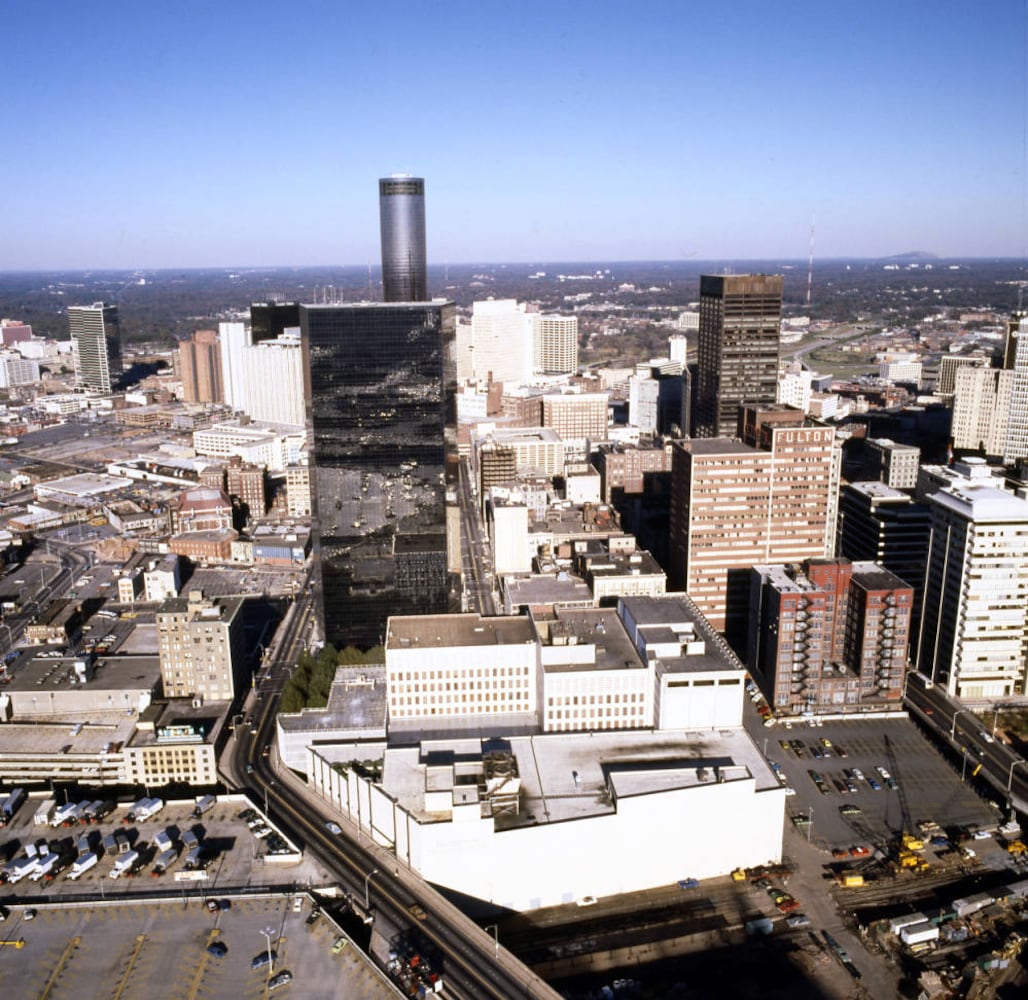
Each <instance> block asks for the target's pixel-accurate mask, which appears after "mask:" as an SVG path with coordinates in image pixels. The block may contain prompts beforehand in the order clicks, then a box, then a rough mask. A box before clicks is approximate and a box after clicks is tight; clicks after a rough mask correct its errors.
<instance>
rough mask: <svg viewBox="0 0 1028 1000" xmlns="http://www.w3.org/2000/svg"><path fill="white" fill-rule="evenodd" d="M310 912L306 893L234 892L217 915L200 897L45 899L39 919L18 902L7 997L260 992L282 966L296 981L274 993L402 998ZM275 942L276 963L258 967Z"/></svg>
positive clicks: (3, 988)
mask: <svg viewBox="0 0 1028 1000" xmlns="http://www.w3.org/2000/svg"><path fill="white" fill-rule="evenodd" d="M311 910H312V903H311V901H310V899H309V898H308V897H307V896H306V895H304V894H299V895H281V894H279V895H275V896H267V897H258V898H245V899H242V900H238V899H236V900H233V901H232V903H231V908H230V909H228V910H220V909H219V910H218V911H217V912H214V913H210V912H208V911H207V908H206V907H205V906H204V905H203V904H202V902H201V901H200V900H194V899H189V900H187V901H185V902H180V901H174V902H171V901H165V902H161V903H147V902H139V901H133V902H131V903H128V904H125V903H120V904H115V903H111V902H110V901H108V902H107V903H106V904H102V905H99V906H94V905H92V904H90V905H88V906H81V905H79V906H69V905H62V906H55V907H39V908H38V909H37V912H36V915H35V918H34V919H32V920H26V919H25V914H26V910H25V909H24V908H22V907H16V908H13V909H12V912H11V916H10V917H8V919H7V920H6V921H5V922H4V923H3V924H0V932H2V934H3V936H4V941H5V942H7V943H5V944H3V945H0V996H5V997H12V998H13V997H19V998H20V997H42V996H46V995H54V996H83V997H95V996H108V995H118V996H121V997H125V998H141V1000H151V998H153V997H160V998H162V1000H163V998H171V1000H175V998H187V997H194V996H203V997H219V998H220V997H225V998H257V997H263V996H266V995H268V992H269V991H268V986H269V983H270V981H271V977H272V976H274V975H280V974H281V973H283V972H288V973H289V974H290V976H291V981H289V982H287V983H285V984H284V985H283V986H282V987H281V988H277V989H275V990H274V991H273V992H272V995H273V996H275V997H290V996H293V997H304V998H305V1000H307V998H322V997H324V998H329V997H339V996H344V995H345V996H346V997H348V998H351V1000H381V998H385V997H393V996H396V995H397V994H396V993H395V992H394V991H393V990H392V988H391V987H390V986H389V985H388V984H387V983H386V982H385V981H384V980H383V978H382V977H381V975H380V974H379V973H378V972H377V971H376V970H375V969H374V968H373V967H372V966H371V965H370V964H369V963H368V961H367V959H366V958H365V956H364V955H363V954H362V953H361V952H360V950H359V949H358V948H356V947H355V946H354V945H353V942H352V941H350V940H349V939H348V938H347V937H346V936H345V935H344V934H341V932H340V930H339V928H338V927H337V926H336V925H335V924H333V923H332V921H331V920H330V919H329V918H328V917H327V916H326V915H322V916H320V917H319V918H317V919H316V920H315V921H314V922H313V923H308V919H309V918H310V915H311ZM341 937H342V938H343V941H344V943H343V944H342V945H341V946H340V945H337V942H338V941H339V940H340V938H341ZM16 941H24V946H23V947H20V948H19V947H15V946H13V945H12V944H10V943H9V942H16ZM219 942H220V945H219V944H218V943H219ZM269 943H270V947H271V949H272V951H273V952H274V953H275V959H274V967H273V969H272V968H271V967H269V966H267V965H263V966H262V967H259V968H257V969H254V968H252V966H253V965H254V964H260V963H261V962H263V957H264V956H265V955H266V953H267V950H268V947H269ZM211 945H214V948H213V949H212V950H210V951H209V950H208V948H210V946H211ZM221 945H223V946H224V947H221ZM334 945H335V946H336V948H335V950H334V949H333V946H334ZM219 952H220V953H221V954H219ZM255 960H256V962H255ZM343 984H345V987H344V986H343ZM55 985H56V987H57V988H56V989H55Z"/></svg>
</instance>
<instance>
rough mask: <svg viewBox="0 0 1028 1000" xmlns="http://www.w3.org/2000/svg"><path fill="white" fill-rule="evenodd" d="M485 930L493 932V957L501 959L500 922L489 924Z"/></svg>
mask: <svg viewBox="0 0 1028 1000" xmlns="http://www.w3.org/2000/svg"><path fill="white" fill-rule="evenodd" d="M485 930H487V931H492V932H493V940H494V942H495V946H494V950H493V957H494V958H495V959H496V960H497V961H499V958H500V927H499V925H498V924H489V925H488V926H487V927H486V928H485Z"/></svg>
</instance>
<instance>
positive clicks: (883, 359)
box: [878, 352, 921, 385]
mask: <svg viewBox="0 0 1028 1000" xmlns="http://www.w3.org/2000/svg"><path fill="white" fill-rule="evenodd" d="M878 377H879V378H880V379H881V380H882V381H883V382H913V383H914V385H920V384H921V356H920V355H919V354H912V353H908V352H898V353H885V354H879V355H878Z"/></svg>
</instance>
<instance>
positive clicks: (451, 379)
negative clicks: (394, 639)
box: [300, 302, 460, 648]
mask: <svg viewBox="0 0 1028 1000" xmlns="http://www.w3.org/2000/svg"><path fill="white" fill-rule="evenodd" d="M455 322H456V320H455V307H454V305H453V303H452V302H431V303H428V302H426V303H416V302H406V303H392V304H381V303H357V304H351V305H303V306H301V307H300V327H301V330H302V335H303V349H304V352H305V355H306V358H305V360H306V365H305V368H306V375H305V377H306V379H307V380H308V384H307V386H306V397H307V400H308V425H309V429H310V441H311V446H312V449H313V451H312V463H313V464H314V466H315V470H314V478H313V482H312V487H313V488H312V500H313V507H314V511H313V513H314V519H313V523H314V525H315V559H316V561H317V562H318V564H319V567H320V574H321V582H322V588H321V589H322V606H321V616H322V624H323V634H324V635H325V638H326V641H328V642H331V643H333V644H334V645H335V646H337V647H341V646H345V645H355V646H359V647H362V648H368V647H370V646H373V645H376V644H378V643H380V642H381V641H382V639H383V636H384V634H385V625H386V619H387V618H388V617H389V616H390V615H400V614H436V613H443V612H446V611H448V610H449V609H450V606H451V594H455V593H456V591H455V589H454V588H455V585H456V583H457V580H456V578H453V579H452V580H451V569H453V570H455V571H456V572H459V566H460V554H459V534H458V531H457V530H456V529H457V528H458V525H459V518H458V510H457V507H456V506H455V504H456V499H455V497H456V491H455V483H456V470H457V464H456V463H457V449H456V414H455V378H456V368H455V361H454V337H455ZM448 491H449V493H450V496H451V498H452V504H453V505H452V506H451V505H449V504H448V502H447V492H448ZM448 520H449V522H450V524H449V530H448ZM455 547H456V551H455Z"/></svg>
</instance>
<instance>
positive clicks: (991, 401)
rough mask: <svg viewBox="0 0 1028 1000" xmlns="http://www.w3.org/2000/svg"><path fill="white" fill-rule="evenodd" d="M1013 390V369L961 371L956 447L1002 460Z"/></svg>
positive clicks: (955, 412) (955, 392)
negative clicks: (976, 451)
mask: <svg viewBox="0 0 1028 1000" xmlns="http://www.w3.org/2000/svg"><path fill="white" fill-rule="evenodd" d="M943 360H944V361H945V360H946V359H945V358H943ZM1013 388H1014V371H1013V369H1011V368H986V367H982V366H981V365H964V366H962V367H960V368H958V369H957V370H956V373H955V374H954V378H953V422H952V432H953V447H954V448H959V449H961V450H978V449H981V451H982V452H983V453H984V454H985V455H986V456H988V457H990V458H999V457H1001V456H1002V455H1003V452H1004V450H1005V449H1006V446H1007V428H1008V427H1009V426H1010V400H1011V393H1012V392H1013Z"/></svg>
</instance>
